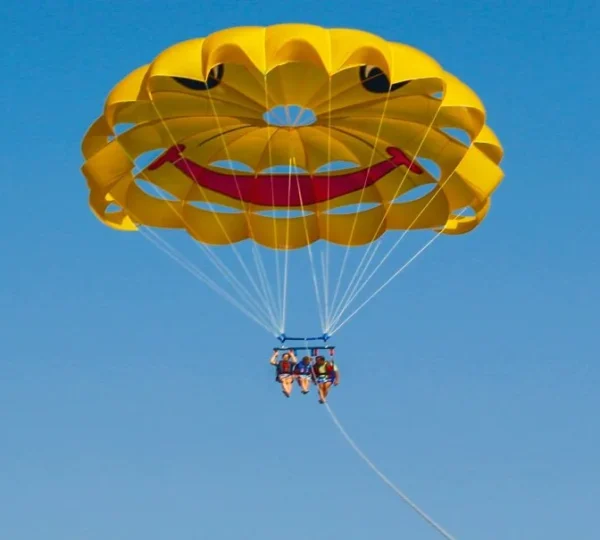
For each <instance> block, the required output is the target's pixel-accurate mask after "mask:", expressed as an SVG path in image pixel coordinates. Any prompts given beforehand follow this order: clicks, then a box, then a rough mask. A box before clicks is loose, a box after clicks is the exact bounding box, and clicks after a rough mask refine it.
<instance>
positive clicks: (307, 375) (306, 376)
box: [296, 373, 312, 379]
mask: <svg viewBox="0 0 600 540" xmlns="http://www.w3.org/2000/svg"><path fill="white" fill-rule="evenodd" d="M296 377H298V378H299V379H312V376H311V374H310V373H296Z"/></svg>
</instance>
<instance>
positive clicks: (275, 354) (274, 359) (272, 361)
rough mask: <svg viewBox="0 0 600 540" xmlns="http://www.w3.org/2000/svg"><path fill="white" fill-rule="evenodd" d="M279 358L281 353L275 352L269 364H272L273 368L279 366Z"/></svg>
mask: <svg viewBox="0 0 600 540" xmlns="http://www.w3.org/2000/svg"><path fill="white" fill-rule="evenodd" d="M277 356H279V351H273V354H272V355H271V359H270V360H269V364H271V365H272V366H275V365H277Z"/></svg>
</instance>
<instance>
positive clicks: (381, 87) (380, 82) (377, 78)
mask: <svg viewBox="0 0 600 540" xmlns="http://www.w3.org/2000/svg"><path fill="white" fill-rule="evenodd" d="M359 73H360V83H361V84H362V85H363V88H364V89H365V90H367V91H368V92H372V93H373V94H387V93H388V92H393V91H394V90H398V88H402V87H403V86H404V85H406V84H408V83H409V82H410V81H401V82H397V83H394V84H390V80H389V79H388V78H387V75H386V74H385V73H384V72H383V71H382V70H381V69H379V68H378V67H376V66H361V67H360V70H359Z"/></svg>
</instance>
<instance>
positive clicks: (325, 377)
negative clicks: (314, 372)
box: [317, 375, 335, 384]
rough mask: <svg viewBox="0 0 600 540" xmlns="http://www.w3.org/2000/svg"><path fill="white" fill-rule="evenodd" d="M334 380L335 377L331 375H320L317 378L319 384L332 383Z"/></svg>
mask: <svg viewBox="0 0 600 540" xmlns="http://www.w3.org/2000/svg"><path fill="white" fill-rule="evenodd" d="M334 380H335V377H332V376H330V375H319V376H318V377H317V384H325V383H332V382H333V381H334Z"/></svg>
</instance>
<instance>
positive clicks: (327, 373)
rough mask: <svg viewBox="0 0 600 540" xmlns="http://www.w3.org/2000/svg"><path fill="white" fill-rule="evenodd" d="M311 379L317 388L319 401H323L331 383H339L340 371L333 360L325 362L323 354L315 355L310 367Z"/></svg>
mask: <svg viewBox="0 0 600 540" xmlns="http://www.w3.org/2000/svg"><path fill="white" fill-rule="evenodd" d="M312 373H313V381H314V383H315V384H316V385H317V388H318V389H319V403H325V401H326V399H327V394H329V390H330V388H331V385H332V384H334V385H335V386H337V385H338V384H339V383H340V372H339V371H338V368H337V366H336V365H335V364H334V363H333V362H327V361H326V360H325V357H324V356H317V358H316V359H315V365H314V366H313V369H312Z"/></svg>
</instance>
